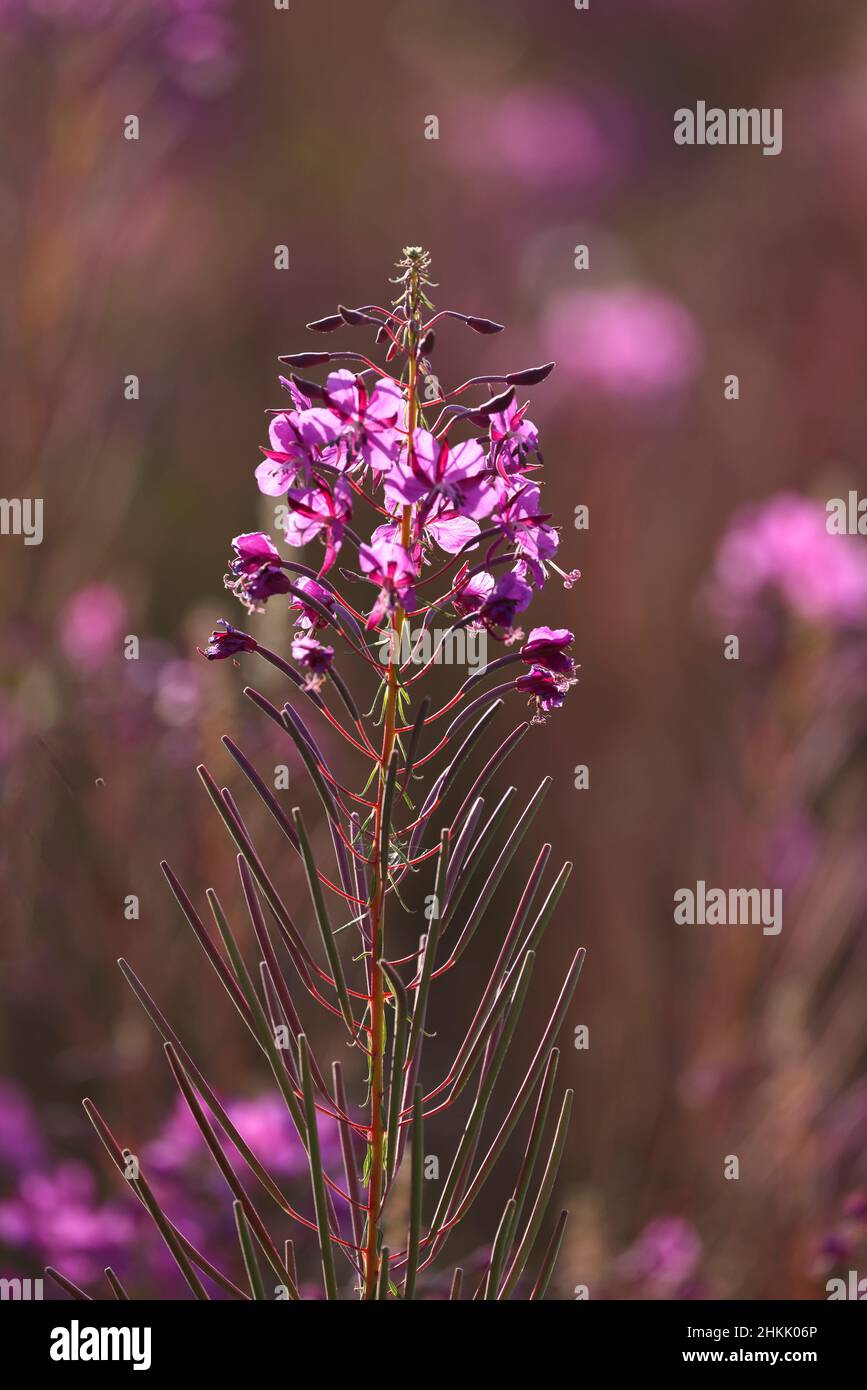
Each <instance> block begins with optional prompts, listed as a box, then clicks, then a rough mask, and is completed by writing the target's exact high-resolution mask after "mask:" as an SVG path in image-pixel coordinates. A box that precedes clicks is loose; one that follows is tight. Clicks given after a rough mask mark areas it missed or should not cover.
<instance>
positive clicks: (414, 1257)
mask: <svg viewBox="0 0 867 1390" xmlns="http://www.w3.org/2000/svg"><path fill="white" fill-rule="evenodd" d="M423 1199H424V1105H423V1099H422V1088H421V1086H420V1085H418V1084H417V1085H416V1087H415V1091H414V1093H413V1101H412V1178H411V1192H410V1206H409V1237H408V1239H407V1246H406V1283H405V1284H404V1294H403V1296H404V1298H415V1281H416V1276H417V1274H418V1254H419V1242H420V1240H421V1220H422V1202H423Z"/></svg>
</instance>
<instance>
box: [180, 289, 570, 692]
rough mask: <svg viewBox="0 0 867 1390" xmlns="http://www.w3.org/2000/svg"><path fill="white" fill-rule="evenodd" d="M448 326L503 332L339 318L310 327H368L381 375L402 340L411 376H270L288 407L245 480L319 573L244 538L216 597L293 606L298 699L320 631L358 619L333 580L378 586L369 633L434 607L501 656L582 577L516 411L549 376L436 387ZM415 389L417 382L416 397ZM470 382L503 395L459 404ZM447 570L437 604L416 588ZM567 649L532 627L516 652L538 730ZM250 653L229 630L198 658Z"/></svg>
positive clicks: (326, 664)
mask: <svg viewBox="0 0 867 1390" xmlns="http://www.w3.org/2000/svg"><path fill="white" fill-rule="evenodd" d="M398 304H399V301H398ZM444 318H456V319H459V320H461V321H463V322H465V323H466V324H467V325H468V326H469V327H470V328H472V329H474V330H475V331H476V332H479V333H483V334H491V333H496V332H499V331H500V327H501V325H499V324H497V323H494V322H493V321H491V320H489V319H480V318H477V317H473V316H468V315H464V314H458V313H456V312H455V311H452V310H447V311H443V312H441V313H434V314H433V315H432V316H431V318H430V319H429V321H428V322H427V323H422V322H420V321H419V320H418V319H416V320H415V321H411V320H410V319H409V318H408V317H407V318H403V317H402V316H401V314H400V312H399V310H398V312H395V313H392V312H389V311H386V310H384V309H379V308H377V307H376V306H369V305H368V306H365V307H364V308H361V309H350V310H346V309H343V308H341V309H340V310H339V312H338V313H336V314H332V315H329V316H328V317H326V318H323V319H319V320H317V321H316V322H315V323H312V324H309V325H308V327H310V328H311V329H313V330H314V331H316V332H320V333H331V332H333V331H334V330H336V329H339V328H344V327H347V326H362V325H365V324H366V325H369V326H371V327H373V328H374V329H375V338H376V342H377V343H385V344H387V345H388V347H387V352H386V364H388V362H390V361H391V359H392V358H393V357H394V356H396V355H397V352H398V349H399V347H401V346H404V347H405V346H406V344H407V343H408V342H412V343H414V344H415V345H416V347H415V350H414V353H413V354H412V356H413V357H414V360H415V364H416V365H415V367H414V368H413V369H411V370H410V372H409V373H408V372H407V370H406V369H405V370H404V373H403V375H401V376H400V377H398V376H396V375H390V374H388V372H387V370H386V369H383V368H382V367H377V366H376V365H375V364H374V363H373V362H372V361H371V359H370V358H368V357H367V356H365V355H364V354H363V353H356V352H345V351H341V352H336V353H334V352H301V353H296V354H293V355H290V356H288V357H285V358H282V359H281V361H284V362H287V363H289V364H290V365H291V366H292V367H295V368H306V367H310V366H318V365H321V364H326V363H331V362H332V361H333V360H334V358H350V359H356V360H357V361H360V362H361V363H363V364H364V365H363V366H362V368H361V369H360V370H358V371H350V370H349V369H347V368H345V367H340V368H339V369H337V370H332V371H330V372H329V373H328V375H327V377H326V380H325V382H324V384H319V383H317V382H315V381H310V380H308V379H306V378H302V377H300V376H298V375H296V374H294V373H293V374H292V375H291V376H289V377H281V378H280V382H281V385H282V386H283V388H284V390H286V392H287V393H288V394H289V396H290V397H291V407H290V408H289V409H287V410H281V411H276V412H274V413H273V414H272V418H271V422H270V426H269V431H268V435H269V437H268V444H267V446H266V447H264V448H263V449H262V453H263V455H264V458H263V461H262V462H261V463H260V464H259V465H258V467H257V468H256V481H257V483H258V486H259V489H260V491H261V492H262V493H264V494H265V496H267V497H273V498H275V499H279V505H277V506H275V519H276V524H277V525H278V526H279V527H280V529H281V530H282V534H283V538H284V539H285V541H286V543H287V544H288V545H289V546H290V547H292V548H293V550H297V549H298V548H300V547H307V546H309V545H310V544H311V543H313V542H317V543H318V544H319V545H321V547H322V555H321V560H320V561H319V563H318V565H317V567H316V569H315V570H313V569H310V568H309V567H308V566H303V565H301V566H299V565H298V564H296V563H295V562H294V561H290V560H285V559H283V558H282V557H281V555H280V553H279V551H278V549H277V546H276V545H275V544H274V541H273V540H272V539H271V537H270V536H268V535H267V534H265V533H264V532H248V533H245V534H242V535H239V536H236V537H235V539H234V541H233V542H232V546H233V555H232V559H231V561H230V564H229V572H228V574H227V575H226V577H225V583H226V587H227V588H228V589H229V590H230V591H231V592H232V593H233V594H234V595H235V596H236V597H237V598H238V599H239V601H240V602H241V603H242V604H243V605H244V606H245V607H246V608H247V609H248V611H250V612H254V613H255V612H261V611H262V610H263V609H264V607H265V605H266V603H267V602H268V600H269V599H272V598H275V597H282V596H284V595H286V596H289V599H290V607H291V608H292V609H294V610H295V611H297V613H298V618H297V620H296V626H297V627H298V628H299V629H300V633H298V634H296V636H295V638H294V642H293V646H292V655H293V658H294V660H295V661H296V662H297V663H298V664H299V665H300V666H301V667H302V668H303V670H304V672H305V675H306V681H305V684H306V687H307V688H308V689H311V688H313V689H317V688H318V687H319V686H320V685H321V683H322V681H323V679H324V677H325V676H326V674H327V673H329V672H330V671H331V670H332V664H333V660H334V655H335V652H334V648H333V647H332V646H329V645H325V644H324V643H322V642H320V641H319V640H318V638H317V636H316V630H317V629H321V628H323V627H325V626H327V625H329V624H333V625H334V626H335V628H337V629H338V630H340V628H341V621H340V618H341V616H344V617H345V616H346V614H347V612H350V613H353V614H354V613H355V610H354V609H352V608H351V605H350V604H349V602H348V600H346V599H343V598H342V597H339V596H338V595H337V591H336V590H335V587H334V577H335V575H337V574H338V573H339V574H341V575H342V576H343V577H344V578H349V579H354V580H361V581H364V582H366V583H367V584H368V585H373V586H374V587H375V590H376V593H375V596H374V598H373V599H372V601H371V602H369V603H367V604H366V605H362V606H363V607H364V609H365V611H364V612H362V613H358V614H357V615H356V616H357V617H358V618H359V619H360V620H361V623H362V624H363V627H364V629H366V630H368V631H369V630H371V629H375V628H377V627H379V626H380V625H381V624H393V623H394V622H395V620H396V619H397V620H398V621H402V617H400V618H398V615H402V616H408V617H410V618H413V617H415V616H418V615H422V614H425V615H426V614H427V613H428V612H430V611H431V610H433V611H442V610H443V609H444V608H445V611H447V612H448V611H449V609H451V611H452V612H453V613H454V615H455V618H456V621H457V622H458V623H459V624H462V625H465V626H470V625H472V626H477V627H484V628H485V629H487V631H488V632H489V633H491V634H492V635H493V636H494V637H495V638H496V639H497V640H500V641H503V642H505V643H507V644H513V643H516V642H520V641H521V640H522V639H523V633H522V631H521V630H520V628H518V627H517V625H516V623H517V619H518V615H519V614H521V613H523V612H524V610H525V609H526V608H527V607H528V606H529V604H530V601H531V599H532V597H533V594H534V592H537V591H539V590H540V589H541V588H542V587H543V585H544V583H545V581H546V579H547V578H548V576H549V574H550V573H551V572H555V573H557V574H559V575H560V576H561V578H562V580H563V582H564V584H565V586H566V587H567V588H569V587H571V585H572V584H573V583H574V581H575V580H576V579H577V578H578V577H579V574H578V571H577V570H572V571H571V572H568V573H564V571H563V570H562V569H560V568H559V566H558V565H557V563H556V555H557V551H558V547H559V540H560V538H559V534H558V531H557V529H556V527H555V526H553V525H552V524H551V517H550V515H549V514H548V513H547V512H546V511H545V507H544V503H543V499H542V487H541V484H540V481H539V476H538V475H539V471H540V469H541V465H542V457H541V453H540V448H539V435H538V430H537V428H536V426H535V424H534V423H533V421H532V420H531V419H530V418H529V417H528V414H527V411H528V406H527V404H526V403H521V402H519V401H518V399H517V398H516V389H517V387H519V386H523V385H531V384H536V383H538V382H541V381H543V380H544V379H545V378H546V377H547V376H548V374H549V372H550V371H551V370H552V368H553V365H554V364H553V363H545V364H544V365H543V366H541V367H534V368H529V369H527V370H524V371H521V372H515V373H511V374H509V375H505V376H497V377H489V376H485V377H477V378H473V379H471V380H470V381H468V382H464V383H463V384H462V385H460V386H458V387H457V388H455V389H454V390H452V391H447V390H444V389H443V388H442V387H441V386H440V383H439V381H438V379H437V378H436V377H434V376H433V375H432V374H431V369H430V362H429V357H430V353H431V352H432V351H433V348H434V345H435V334H434V325H436V324H438V323H439V322H440V321H441V320H442V319H444ZM423 374H424V375H423ZM422 380H426V382H427V385H426V388H425V391H424V394H423V396H422V394H421V392H420V389H419V388H420V383H421V381H422ZM431 383H432V384H433V389H431ZM474 385H475V386H479V387H487V388H488V390H489V391H490V389H491V388H492V387H496V388H497V389H498V391H499V394H495V395H492V396H491V395H489V397H488V399H487V400H485V401H483V402H482V403H480V404H479V405H476V406H468V405H464V404H463V403H462V402H460V401H459V400H458V398H459V397H460V396H461V395H462V394H463V392H464V391H466V390H467V389H468V388H469V387H472V386H474ZM501 388H505V389H501ZM460 434H462V435H463V436H464V437H459V435H460ZM371 514H372V521H371V522H370V524H369V527H368V528H366V529H367V534H366V536H365V535H364V534H362V535H358V534H357V533H356V530H355V529H353V527H359V529H362V527H363V525H364V523H362V524H361V526H359V520H358V518H359V516H362V515H363V516H366V517H367V518H370V517H371ZM348 545H351V546H352V548H353V550H354V553H355V556H356V557H357V560H356V566H355V567H353V568H352V569H350V570H347V569H345V568H343V566H344V565H345V563H346V561H345V558H344V555H345V550H346V548H347V546H348ZM474 551H475V552H478V556H479V558H477V557H476V556H475V555H472V552H474ZM450 570H451V571H452V574H451V578H450V580H448V581H446V580H443V583H442V587H443V588H444V589H445V592H442V593H435V594H434V595H433V596H431V597H430V598H427V600H426V598H425V595H423V593H422V590H423V588H424V586H426V585H427V584H429V583H433V582H434V581H435V580H437V579H439V578H440V577H441V576H444V575H447V574H448V573H449V571H450ZM356 631H357V632H358V635H359V638H360V635H361V634H360V630H359V629H358V628H357V629H356ZM344 635H345V631H344ZM571 641H572V636H571V634H570V633H568V632H566V630H565V629H550V628H537V629H534V631H533V634H532V635H531V640H530V643H529V644H528V646H527V647H526V648H525V649H523V650H522V652H521V659H522V660H524V661H527V662H528V663H529V664H530V671H529V672H528V673H527V674H526V675H522V676H520V677H519V678H518V680H517V681H516V683H515V684H516V688H517V689H518V690H519V691H525V692H527V693H528V694H529V695H530V696H531V697H532V699H533V700H534V701H535V706H536V718H537V719H539V718H542V717H543V716H544V715H545V714H547V713H549V712H550V711H551V710H554V709H557V708H559V706H560V705H562V703H563V700H564V698H565V694H566V691H567V690H568V688H569V686H570V685H571V684H573V683H574V663H573V662H572V660H571V658H570V657H568V656H566V655H565V647H567V646H568V645H569V644H570V643H571ZM254 649H255V643H254V640H253V638H251V637H248V636H247V635H246V634H244V633H239V632H237V631H236V630H235V629H234V628H232V627H231V626H230V625H228V624H226V625H225V630H224V631H217V632H215V633H214V634H213V636H212V637H211V640H210V642H209V644H208V646H207V648H206V652H205V654H206V655H207V656H208V657H209V658H210V659H216V658H222V657H228V656H233V655H235V654H236V653H237V652H240V651H252V650H254Z"/></svg>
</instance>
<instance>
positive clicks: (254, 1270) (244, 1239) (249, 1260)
mask: <svg viewBox="0 0 867 1390" xmlns="http://www.w3.org/2000/svg"><path fill="white" fill-rule="evenodd" d="M232 1211H233V1212H234V1213H235V1227H236V1229H237V1232H238V1243H239V1244H240V1246H241V1254H242V1256H243V1259H244V1268H245V1270H246V1271H247V1280H248V1282H249V1284H250V1293H251V1294H252V1295H253V1298H254V1299H255V1300H256V1302H257V1303H264V1302H265V1285H264V1284H263V1283H262V1271H261V1270H260V1268H259V1265H258V1262H257V1260H256V1251H255V1250H254V1249H253V1242H252V1240H251V1239H250V1227H249V1226H248V1224H247V1218H246V1216H245V1215H244V1208H243V1206H242V1205H241V1203H240V1202H239V1201H238V1200H237V1199H236V1200H235V1201H234V1202H233V1203H232Z"/></svg>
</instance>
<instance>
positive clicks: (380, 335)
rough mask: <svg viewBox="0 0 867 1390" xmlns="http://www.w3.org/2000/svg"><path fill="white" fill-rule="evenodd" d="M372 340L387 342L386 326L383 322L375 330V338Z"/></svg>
mask: <svg viewBox="0 0 867 1390" xmlns="http://www.w3.org/2000/svg"><path fill="white" fill-rule="evenodd" d="M374 342H376V343H387V342H388V329H387V328H386V326H385V324H383V325H382V327H381V328H378V329H377V330H376V337H375V339H374Z"/></svg>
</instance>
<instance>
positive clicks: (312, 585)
mask: <svg viewBox="0 0 867 1390" xmlns="http://www.w3.org/2000/svg"><path fill="white" fill-rule="evenodd" d="M295 588H296V590H297V589H301V590H302V591H303V593H305V594H309V595H310V597H311V598H312V599H315V600H316V603H317V604H318V606H319V608H325V609H326V610H327V611H328V612H329V613H333V612H334V610H335V608H336V603H335V599H334V595H333V594H332V593H331V592H330V591H329V590H328V589H324V588H323V587H322V585H321V584H317V583H316V580H315V579H310V578H308V577H307V575H302V576H301V577H300V579H297V580H296V582H295ZM289 607H290V608H293V609H295V608H297V609H298V610H299V612H298V617H297V618H296V619H295V625H296V627H303V628H309V629H310V631H311V632H312V631H313V630H314V629H316V628H322V627H325V626H326V625H327V624H326V622H325V619H324V618H323V617H322V614H321V613H319V612H317V610H316V609H315V608H313V607H312V606H310V605H309V604H305V602H304V599H303V598H301V597H299V596H298V594H297V593H296V594H295V596H294V597H293V599H292V602H291V603H290V604H289Z"/></svg>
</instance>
